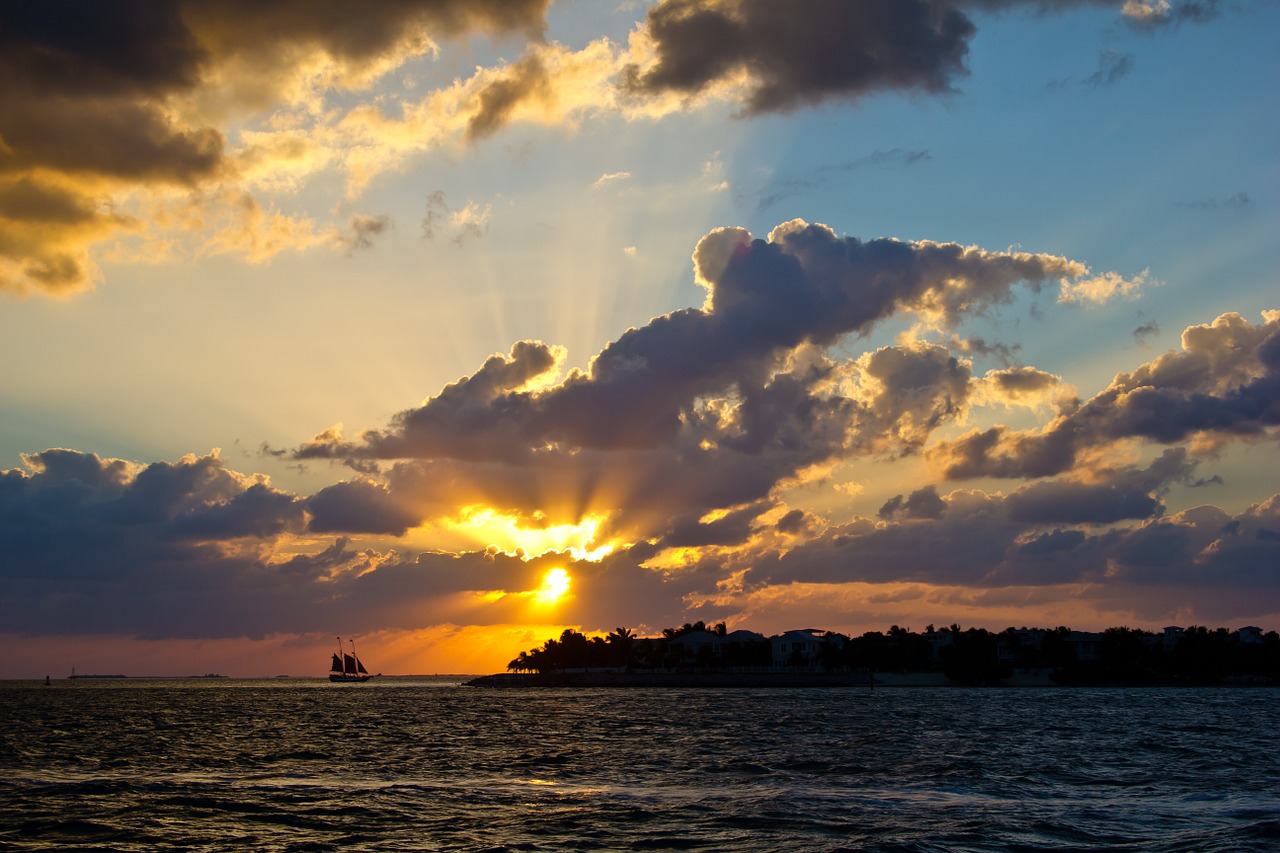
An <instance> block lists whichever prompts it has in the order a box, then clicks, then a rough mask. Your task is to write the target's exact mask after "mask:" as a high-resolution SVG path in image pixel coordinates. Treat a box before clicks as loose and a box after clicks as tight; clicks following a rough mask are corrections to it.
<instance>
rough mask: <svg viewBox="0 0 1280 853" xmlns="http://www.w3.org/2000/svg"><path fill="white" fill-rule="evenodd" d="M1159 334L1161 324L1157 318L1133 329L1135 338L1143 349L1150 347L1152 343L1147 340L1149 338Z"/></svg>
mask: <svg viewBox="0 0 1280 853" xmlns="http://www.w3.org/2000/svg"><path fill="white" fill-rule="evenodd" d="M1159 334H1160V324H1159V323H1157V322H1156V321H1155V320H1148V321H1147V322H1145V323H1143V324H1142V325H1141V326H1139V327H1138V328H1136V329H1134V330H1133V339H1134V340H1135V341H1136V342H1137V343H1138V346H1140V347H1142V348H1143V349H1150V347H1151V345H1150V344H1149V343H1148V342H1147V339H1148V338H1153V337H1156V336H1157V335H1159Z"/></svg>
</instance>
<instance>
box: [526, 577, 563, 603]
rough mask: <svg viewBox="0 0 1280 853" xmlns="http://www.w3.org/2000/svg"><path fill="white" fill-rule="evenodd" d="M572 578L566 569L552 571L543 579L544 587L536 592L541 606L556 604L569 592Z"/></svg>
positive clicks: (535, 596)
mask: <svg viewBox="0 0 1280 853" xmlns="http://www.w3.org/2000/svg"><path fill="white" fill-rule="evenodd" d="M570 580H571V578H570V577H569V573H568V572H566V571H565V570H564V569H552V570H551V571H549V572H547V576H546V577H545V578H543V579H542V586H541V587H539V588H538V589H537V591H536V592H534V598H536V599H537V601H538V603H539V604H554V603H555V602H557V601H559V600H560V599H561V598H563V597H564V596H565V595H566V594H567V593H568V592H569V583H570Z"/></svg>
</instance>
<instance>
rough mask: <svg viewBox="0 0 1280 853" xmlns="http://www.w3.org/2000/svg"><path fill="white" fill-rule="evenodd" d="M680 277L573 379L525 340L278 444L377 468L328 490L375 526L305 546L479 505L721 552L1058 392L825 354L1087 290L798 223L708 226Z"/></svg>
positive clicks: (963, 369)
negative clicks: (376, 412) (869, 474)
mask: <svg viewBox="0 0 1280 853" xmlns="http://www.w3.org/2000/svg"><path fill="white" fill-rule="evenodd" d="M440 204H441V205H442V204H443V202H440ZM694 269H695V276H696V278H697V280H698V282H699V283H700V284H701V285H702V286H703V287H704V288H706V291H707V297H706V302H705V304H704V305H703V306H702V307H701V308H695V309H685V310H680V311H675V312H673V313H671V314H667V315H664V316H661V317H657V318H654V319H653V320H651V321H650V322H649V323H648V324H646V325H644V326H641V327H638V328H634V329H631V330H629V331H628V332H626V333H625V334H624V335H622V336H621V337H620V338H619V339H618V340H616V341H614V342H612V343H610V344H609V345H607V346H606V347H604V348H603V349H602V350H601V351H600V352H599V353H598V354H597V355H596V356H595V357H594V358H593V359H592V360H591V362H590V366H589V368H588V370H586V371H580V370H572V371H569V372H568V373H562V372H561V364H562V363H563V360H564V357H565V353H564V352H563V350H561V349H560V348H558V347H554V346H552V345H549V344H546V343H543V342H538V341H523V342H520V343H518V344H516V345H515V346H514V347H513V348H512V349H511V351H510V352H509V353H507V354H496V355H493V356H491V357H490V358H489V359H487V360H486V362H485V363H484V365H483V366H481V367H480V369H479V370H477V371H476V372H474V373H473V374H471V375H470V376H466V377H464V378H462V379H459V380H458V381H456V382H454V383H452V384H450V385H449V386H447V387H446V388H444V389H442V390H441V391H440V392H439V393H438V394H436V395H435V396H432V397H430V398H428V399H427V400H426V401H425V402H424V403H423V404H422V405H420V406H418V407H415V408H411V409H407V410H405V411H402V412H400V413H399V414H397V415H396V416H395V417H394V418H393V419H392V420H391V422H390V423H389V424H388V425H387V426H385V427H383V428H378V429H370V430H366V431H365V432H363V433H362V434H361V435H359V436H357V437H355V438H348V437H346V436H344V435H343V434H342V432H341V431H340V430H337V429H330V430H327V431H325V432H324V433H322V434H320V435H318V436H316V438H315V439H313V440H312V441H310V442H308V443H306V444H304V445H302V446H301V447H299V448H297V449H296V451H295V453H294V455H295V457H296V458H297V459H299V460H306V459H318V458H327V459H335V460H345V461H347V462H348V463H349V464H351V465H352V467H355V468H356V469H357V470H367V471H370V472H371V473H376V472H377V468H376V467H375V468H370V467H369V466H370V464H371V463H377V462H379V461H381V462H384V463H385V462H392V463H393V464H392V465H391V467H390V468H389V469H388V470H387V472H386V475H385V478H381V477H380V479H384V482H385V485H386V492H385V494H384V493H382V492H381V491H379V492H377V494H376V495H373V493H372V492H371V491H370V488H369V487H368V486H361V487H359V489H355V488H354V487H349V489H344V495H345V491H347V490H350V491H353V492H356V493H358V494H361V495H372V496H374V497H377V499H378V500H377V501H372V502H370V501H366V502H365V506H368V507H372V508H373V509H377V508H378V507H382V508H384V509H385V510H386V511H387V512H388V514H389V516H390V520H389V521H388V522H386V524H385V525H382V524H381V523H380V522H378V521H376V520H372V519H366V520H364V521H361V522H359V524H356V523H354V522H353V523H350V524H348V525H347V526H341V525H337V524H334V525H332V526H327V527H325V528H324V529H326V530H332V531H333V532H357V531H358V530H363V531H370V532H372V531H396V530H402V529H405V528H407V527H411V526H415V525H416V524H428V523H432V519H439V518H444V517H448V516H450V515H451V514H452V513H453V512H454V508H455V507H457V506H466V505H476V506H487V507H493V508H494V509H495V510H496V511H500V512H502V513H505V514H507V515H508V516H510V517H512V518H518V519H521V523H524V524H531V523H533V518H532V515H533V512H534V508H537V511H538V512H540V513H542V514H543V516H544V517H545V519H546V520H547V523H553V524H563V525H577V524H580V523H581V522H582V520H583V519H584V518H594V519H597V521H598V523H599V524H601V525H602V526H601V527H600V528H599V530H598V536H599V537H600V538H601V541H608V540H610V539H612V540H620V541H624V542H639V541H642V540H650V541H654V542H662V543H675V542H678V541H684V540H686V539H688V538H689V537H693V536H695V533H694V531H698V532H697V533H696V536H703V537H713V538H714V539H715V541H716V542H717V543H718V544H720V545H729V544H735V545H737V544H741V543H744V542H747V541H749V540H753V539H754V538H756V537H759V536H761V535H763V533H762V531H764V530H765V527H766V525H767V523H766V522H765V521H764V519H765V516H766V515H767V514H768V513H770V512H773V511H774V510H775V509H777V510H778V512H779V513H780V514H785V511H786V510H785V509H784V508H782V507H781V504H780V503H779V496H780V494H781V492H782V491H783V490H785V488H787V487H789V486H790V485H793V484H796V483H801V482H805V481H806V480H807V479H809V478H819V477H822V476H824V474H823V472H824V471H826V470H828V469H829V468H830V466H831V465H833V464H835V463H838V462H840V461H842V460H846V459H856V458H861V457H894V456H901V455H910V454H916V453H919V452H921V451H922V450H923V449H925V448H926V446H927V443H928V442H929V441H930V439H931V437H932V436H933V435H934V434H935V433H936V432H937V430H939V429H940V428H942V427H944V426H946V425H949V424H955V423H959V422H962V420H963V419H964V417H965V416H966V413H967V411H968V408H969V406H970V405H971V403H972V402H973V401H974V400H977V401H978V402H984V403H990V402H996V403H999V404H1000V405H1022V406H1027V407H1033V408H1034V407H1037V406H1042V405H1049V404H1054V405H1056V404H1057V403H1058V401H1059V400H1060V399H1061V398H1063V397H1069V391H1068V390H1067V389H1065V388H1064V387H1063V386H1062V383H1061V380H1060V379H1059V378H1058V377H1056V376H1054V375H1052V374H1048V373H1044V372H1042V371H1037V370H1035V369H1032V368H1021V369H1009V370H1005V371H993V372H990V373H989V374H988V375H987V376H986V377H984V378H983V379H976V378H975V377H974V376H973V375H972V368H971V365H970V363H969V362H968V361H967V360H965V359H962V358H957V357H956V356H954V355H952V354H951V353H950V352H949V351H948V349H947V348H946V347H944V346H941V345H939V344H933V343H928V342H925V341H919V340H915V341H907V342H904V343H900V344H897V345H894V346H886V347H881V348H878V349H875V350H872V351H870V352H867V353H864V354H863V355H861V356H858V357H856V358H849V357H846V356H837V355H836V353H835V348H837V347H839V346H840V345H841V342H842V341H845V340H846V339H847V338H848V337H849V336H850V335H854V334H857V335H864V334H867V333H869V332H871V331H872V330H873V329H875V328H876V327H877V325H878V324H880V323H881V322H883V321H884V320H886V319H888V318H890V317H895V316H897V315H900V314H903V313H906V314H912V313H914V314H917V315H919V316H924V317H927V318H929V322H930V323H931V324H934V325H937V326H940V327H949V326H954V325H955V324H957V323H959V322H961V321H962V320H963V319H964V318H965V317H967V316H970V315H973V314H980V313H982V312H983V311H984V310H986V309H987V308H988V307H989V306H992V305H997V304H1000V303H1003V302H1006V301H1008V300H1009V299H1011V298H1012V296H1013V294H1014V292H1015V290H1016V289H1019V288H1029V289H1031V290H1033V291H1034V290H1037V289H1040V288H1041V287H1042V286H1043V285H1044V284H1045V283H1046V282H1050V281H1055V280H1059V279H1062V278H1064V277H1067V278H1068V280H1070V277H1073V276H1074V277H1080V276H1086V275H1088V274H1089V273H1088V270H1087V268H1086V267H1084V265H1083V264H1079V263H1078V262H1074V261H1069V260H1067V259H1064V258H1059V257H1055V256H1051V255H1034V254H1030V253H1025V252H987V251H984V250H982V249H978V248H976V247H963V246H959V245H955V244H940V243H931V242H918V243H907V242H902V241H897V240H888V239H882V240H871V241H861V240H857V239H854V238H849V237H839V236H837V235H836V234H835V232H833V231H832V230H831V229H829V228H827V227H826V226H821V225H810V224H808V223H804V222H802V221H798V220H797V221H793V222H789V223H784V224H783V225H780V226H779V227H777V228H775V229H774V230H773V232H772V233H771V234H770V235H769V237H768V239H763V240H762V239H755V238H753V237H752V235H751V234H749V233H748V232H746V231H744V230H742V229H717V230H715V231H712V232H711V233H709V234H707V235H706V236H705V237H704V238H703V239H702V240H701V241H699V243H698V245H697V247H696V248H695V250H694ZM335 494H337V493H336V492H335ZM326 497H328V496H326ZM721 513H728V514H729V516H722V515H720V514H721ZM726 517H732V518H734V519H738V520H739V521H740V523H733V524H731V523H729V522H727V521H724V518H726ZM317 518H321V516H319V515H317ZM324 523H325V524H328V522H324ZM733 537H737V540H738V541H737V542H735V543H730V542H729V541H728V539H730V538H733ZM663 547H667V546H665V545H664V546H663ZM669 547H672V548H675V547H684V546H676V545H674V544H672V545H670V546H669Z"/></svg>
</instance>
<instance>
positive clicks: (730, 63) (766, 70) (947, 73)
mask: <svg viewBox="0 0 1280 853" xmlns="http://www.w3.org/2000/svg"><path fill="white" fill-rule="evenodd" d="M1084 6H1093V7H1100V8H1111V9H1114V10H1115V11H1116V12H1119V13H1122V14H1123V16H1124V18H1125V20H1127V21H1129V22H1130V23H1131V24H1132V25H1134V26H1136V27H1139V28H1141V29H1156V28H1158V27H1161V26H1164V25H1167V24H1175V23H1179V22H1182V21H1203V20H1207V19H1209V18H1211V17H1213V16H1214V14H1215V13H1216V10H1217V6H1218V3H1217V2H1216V0H1183V2H1177V0H1175V2H1173V3H1171V4H1166V3H1158V2H1149V3H1144V2H1141V0H1132V1H1130V2H1127V0H663V2H661V3H659V4H657V5H656V6H653V7H651V8H650V9H649V11H648V14H647V17H646V25H647V29H648V34H649V35H650V37H651V38H652V39H653V41H654V44H655V50H656V54H657V61H656V62H655V63H654V64H653V65H651V66H648V67H645V68H641V67H640V66H638V65H631V66H628V67H627V68H626V70H625V71H624V74H623V78H622V88H623V90H624V91H626V92H627V93H629V94H631V95H634V96H640V97H644V96H652V95H656V94H661V93H667V92H676V93H684V94H690V95H695V94H698V93H699V92H702V91H703V90H705V89H707V88H708V87H711V86H713V85H715V84H717V83H721V82H725V81H729V80H732V79H734V78H736V77H738V76H745V78H746V79H747V80H748V86H749V89H750V91H749V93H748V95H747V98H746V105H745V106H746V110H747V112H749V113H765V112H779V111H781V112H785V111H788V110H793V109H796V108H798V107H803V106H811V105H814V104H818V103H821V102H823V101H827V100H854V99H857V98H860V97H863V96H866V95H869V94H873V93H876V92H882V91H919V92H925V93H927V94H940V93H945V92H950V91H952V90H953V87H954V82H955V80H956V79H957V78H959V77H961V76H963V75H964V74H966V73H967V71H966V68H965V59H966V57H967V54H968V50H969V44H970V42H971V41H972V40H973V37H974V35H975V34H976V32H977V28H976V26H975V24H974V22H973V21H972V20H971V19H970V17H969V15H968V14H966V13H969V12H999V11H1004V10H1015V9H1033V10H1038V11H1041V12H1046V13H1047V12H1054V11H1065V10H1068V9H1073V8H1079V7H1084ZM1131 67H1132V57H1129V56H1127V55H1123V54H1110V53H1108V54H1104V55H1103V57H1102V59H1101V61H1100V66H1099V69H1098V72H1097V73H1096V74H1095V75H1094V76H1093V77H1091V78H1090V81H1089V82H1090V83H1091V84H1092V85H1108V84H1111V83H1114V82H1115V81H1116V80H1118V79H1120V78H1121V77H1123V76H1124V75H1125V74H1127V73H1128V72H1129V70H1130V68H1131Z"/></svg>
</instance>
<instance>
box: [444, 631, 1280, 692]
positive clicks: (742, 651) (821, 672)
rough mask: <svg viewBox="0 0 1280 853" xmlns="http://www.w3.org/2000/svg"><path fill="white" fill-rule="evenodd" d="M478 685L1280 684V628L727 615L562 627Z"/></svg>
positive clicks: (476, 682) (471, 683)
mask: <svg viewBox="0 0 1280 853" xmlns="http://www.w3.org/2000/svg"><path fill="white" fill-rule="evenodd" d="M466 683H467V684H468V685H469V686H472V687H824V686H830V687H846V686H860V687H867V688H872V689H874V687H875V686H877V685H904V686H908V685H947V684H955V685H990V686H997V685H1009V686H1014V685H1025V686H1032V685H1043V686H1050V685H1067V686H1069V685H1108V684H1111V685H1130V686H1132V685H1153V686H1168V685H1211V684H1236V685H1280V634H1277V633H1276V632H1275V631H1267V632H1264V631H1263V630H1262V629H1261V628H1258V627H1256V626H1252V625H1250V626H1245V627H1242V628H1239V629H1237V630H1234V631H1233V630H1229V629H1227V628H1212V629H1211V628H1207V627H1203V626H1192V627H1189V628H1183V627H1179V626H1169V627H1166V628H1164V629H1163V630H1162V631H1159V632H1154V631H1145V630H1141V629H1135V628H1128V627H1118V628H1108V629H1106V630H1105V631H1100V632H1092V631H1074V630H1072V629H1070V628H1067V627H1065V626H1060V627H1057V628H1025V627H1024V628H1008V629H1006V630H1004V631H1001V632H998V633H997V632H992V631H988V630H986V629H983V628H967V629H961V627H960V626H959V625H951V626H949V627H944V628H940V629H935V628H934V626H933V625H929V626H928V627H927V628H926V629H925V630H924V631H923V632H915V631H911V630H910V629H908V628H901V627H899V626H897V625H894V626H892V627H891V628H890V629H889V630H888V631H887V632H881V631H867V632H865V633H863V634H862V635H860V636H848V635H845V634H841V633H838V632H834V631H825V630H821V629H817V628H802V629H795V630H791V631H785V632H783V633H781V634H776V635H773V636H768V637H766V636H765V635H763V634H760V633H757V632H754V631H750V630H745V629H739V630H735V631H729V630H728V629H727V626H726V625H725V623H723V622H721V623H717V624H715V625H711V626H707V625H706V624H704V623H703V622H701V621H699V622H694V623H685V624H684V625H682V626H681V627H679V628H666V629H663V631H662V633H661V634H660V635H658V636H653V637H639V636H636V634H635V633H634V632H633V631H632V630H631V629H628V628H617V629H615V630H613V631H611V632H609V633H607V634H599V635H588V634H584V633H582V632H579V631H575V630H573V629H566V630H565V631H564V632H563V633H561V635H560V637H559V638H551V639H548V640H547V641H546V642H544V643H543V644H542V645H541V646H539V647H538V648H536V649H531V650H528V651H522V652H520V654H519V655H518V656H517V657H516V658H515V659H514V660H512V661H511V662H510V663H509V664H508V665H507V672H505V673H498V674H494V675H485V676H481V677H479V678H475V679H472V680H470V681H468V682H466Z"/></svg>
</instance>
